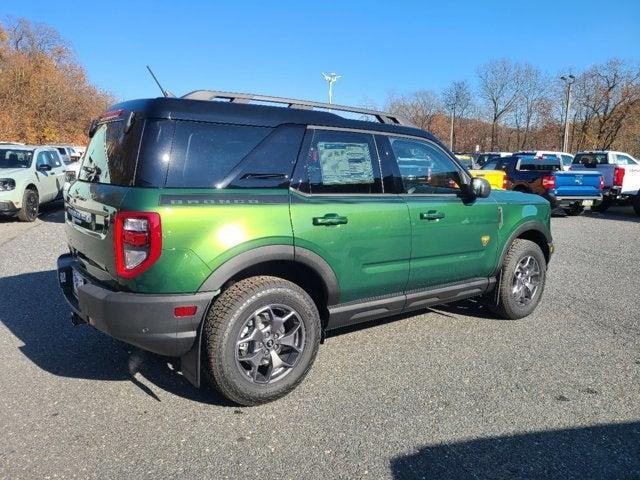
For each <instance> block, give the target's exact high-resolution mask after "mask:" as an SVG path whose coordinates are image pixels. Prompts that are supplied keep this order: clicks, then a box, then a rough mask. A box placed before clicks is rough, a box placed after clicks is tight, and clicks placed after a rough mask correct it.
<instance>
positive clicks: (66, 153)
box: [49, 145, 81, 165]
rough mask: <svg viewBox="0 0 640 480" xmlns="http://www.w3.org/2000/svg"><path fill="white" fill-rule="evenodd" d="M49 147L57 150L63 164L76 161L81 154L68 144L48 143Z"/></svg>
mask: <svg viewBox="0 0 640 480" xmlns="http://www.w3.org/2000/svg"><path fill="white" fill-rule="evenodd" d="M49 146H50V147H53V148H55V149H56V150H58V153H59V154H60V157H61V158H62V161H63V162H64V164H65V165H69V164H71V163H73V162H77V161H78V160H80V157H81V154H80V153H78V152H76V150H75V149H74V148H73V147H72V146H70V145H49Z"/></svg>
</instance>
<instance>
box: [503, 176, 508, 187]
mask: <svg viewBox="0 0 640 480" xmlns="http://www.w3.org/2000/svg"><path fill="white" fill-rule="evenodd" d="M502 189H503V190H506V189H507V176H506V175H503V176H502Z"/></svg>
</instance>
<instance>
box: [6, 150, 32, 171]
mask: <svg viewBox="0 0 640 480" xmlns="http://www.w3.org/2000/svg"><path fill="white" fill-rule="evenodd" d="M32 158H33V151H32V150H12V149H10V148H0V168H29V167H30V166H31V159H32Z"/></svg>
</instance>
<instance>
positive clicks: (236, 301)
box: [203, 276, 320, 406]
mask: <svg viewBox="0 0 640 480" xmlns="http://www.w3.org/2000/svg"><path fill="white" fill-rule="evenodd" d="M203 342H205V344H204V352H205V359H204V366H205V374H206V375H207V377H208V379H209V381H210V383H211V384H212V385H213V386H214V387H215V388H216V389H217V390H218V391H219V392H220V393H221V394H222V395H224V396H225V397H226V398H228V399H229V400H231V401H233V402H235V403H238V404H240V405H246V406H250V405H258V404H261V403H266V402H270V401H273V400H276V399H278V398H280V397H282V396H283V395H286V394H287V393H289V392H290V391H291V390H293V389H294V388H295V387H296V386H297V385H298V384H299V383H300V382H301V381H302V380H303V378H304V377H305V376H306V374H307V372H308V371H309V369H310V368H311V364H312V363H313V361H314V359H315V356H316V352H317V350H318V345H319V343H320V315H319V314H318V310H317V308H316V306H315V304H314V303H313V300H311V298H310V297H309V295H308V294H307V293H306V292H305V291H304V290H302V289H301V288H300V287H298V286H297V285H295V284H294V283H291V282H289V281H287V280H284V279H281V278H277V277H268V276H260V277H251V278H247V279H245V280H241V281H240V282H238V283H236V284H233V285H232V286H231V287H229V288H228V289H227V290H225V291H224V292H223V293H222V294H221V295H220V296H219V297H218V299H217V300H216V301H215V302H214V304H213V305H212V307H211V309H210V311H209V313H208V316H207V318H206V320H205V324H204V336H203Z"/></svg>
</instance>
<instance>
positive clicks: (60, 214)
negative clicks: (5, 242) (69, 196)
mask: <svg viewBox="0 0 640 480" xmlns="http://www.w3.org/2000/svg"><path fill="white" fill-rule="evenodd" d="M38 220H40V221H43V222H46V223H64V202H63V201H62V200H56V201H53V202H50V203H45V204H44V205H40V213H39V214H38ZM2 223H21V222H20V220H18V217H16V216H11V217H8V216H5V215H0V224H2Z"/></svg>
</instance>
